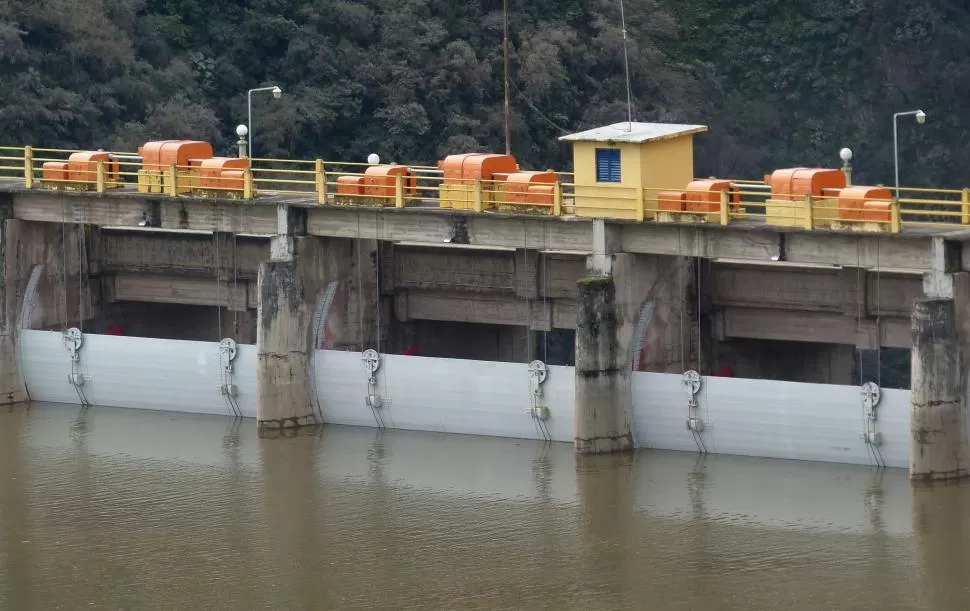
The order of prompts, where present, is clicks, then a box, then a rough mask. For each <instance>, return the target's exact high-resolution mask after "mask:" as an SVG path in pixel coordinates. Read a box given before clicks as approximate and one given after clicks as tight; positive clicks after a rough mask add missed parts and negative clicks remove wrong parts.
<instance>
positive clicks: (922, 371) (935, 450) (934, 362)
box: [909, 298, 968, 481]
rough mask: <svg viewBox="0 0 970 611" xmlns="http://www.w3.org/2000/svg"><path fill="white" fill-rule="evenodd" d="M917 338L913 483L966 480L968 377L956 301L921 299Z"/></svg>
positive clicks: (915, 329)
mask: <svg viewBox="0 0 970 611" xmlns="http://www.w3.org/2000/svg"><path fill="white" fill-rule="evenodd" d="M912 334H913V358H912V391H911V392H912V394H911V401H912V408H911V412H910V428H911V431H912V439H911V440H910V462H909V476H910V479H912V480H921V481H936V480H951V479H960V478H964V477H966V476H967V474H968V471H967V454H966V452H967V449H966V445H967V438H966V436H967V430H966V406H965V397H964V395H965V384H966V379H965V378H966V374H965V372H964V366H965V359H964V355H963V352H962V349H961V348H962V346H961V345H960V344H961V342H960V338H959V334H958V332H957V314H956V308H955V306H954V302H953V300H952V299H939V298H936V299H934V298H930V299H926V300H921V301H917V302H916V303H915V304H914V306H913V319H912Z"/></svg>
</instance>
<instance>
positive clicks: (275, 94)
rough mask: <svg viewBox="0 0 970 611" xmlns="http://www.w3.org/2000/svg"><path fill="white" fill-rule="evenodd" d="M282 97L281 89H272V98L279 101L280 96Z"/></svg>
mask: <svg viewBox="0 0 970 611" xmlns="http://www.w3.org/2000/svg"><path fill="white" fill-rule="evenodd" d="M282 95H283V90H282V89H280V88H279V87H273V97H274V98H276V99H277V100H278V99H280V96H282Z"/></svg>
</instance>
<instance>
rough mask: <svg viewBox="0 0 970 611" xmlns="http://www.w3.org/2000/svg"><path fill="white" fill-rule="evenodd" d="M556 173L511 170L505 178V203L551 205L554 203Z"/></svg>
mask: <svg viewBox="0 0 970 611" xmlns="http://www.w3.org/2000/svg"><path fill="white" fill-rule="evenodd" d="M555 185H556V173H555V172H553V171H547V172H513V173H512V174H509V175H508V176H507V177H506V179H505V203H507V204H522V205H524V206H552V205H553V204H554V203H555V190H556V186H555Z"/></svg>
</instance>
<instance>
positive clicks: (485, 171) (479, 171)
mask: <svg viewBox="0 0 970 611" xmlns="http://www.w3.org/2000/svg"><path fill="white" fill-rule="evenodd" d="M438 169H440V170H441V171H442V172H443V174H444V177H443V179H442V181H441V189H440V191H439V194H438V198H439V205H440V206H441V207H442V208H474V207H475V183H476V182H477V181H478V180H482V181H485V182H487V183H489V184H486V185H483V186H482V207H483V208H488V207H491V205H492V203H493V202H494V201H495V200H496V199H497V198H496V195H497V193H496V192H497V191H498V189H497V188H496V186H495V182H504V181H505V180H506V179H507V177H508V176H509V175H510V174H514V173H516V172H518V170H519V164H518V163H516V161H515V157H513V156H512V155H497V154H492V153H462V154H459V155H448V156H447V157H445V158H444V159H442V160H441V161H439V162H438Z"/></svg>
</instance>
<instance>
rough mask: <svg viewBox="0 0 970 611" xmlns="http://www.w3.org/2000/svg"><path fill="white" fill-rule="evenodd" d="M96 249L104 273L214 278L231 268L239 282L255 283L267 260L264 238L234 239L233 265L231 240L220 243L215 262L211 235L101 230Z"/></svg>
mask: <svg viewBox="0 0 970 611" xmlns="http://www.w3.org/2000/svg"><path fill="white" fill-rule="evenodd" d="M219 235H222V236H225V235H226V234H219ZM99 247H100V252H99V255H100V256H99V259H100V261H99V263H100V264H101V265H102V266H103V267H104V270H105V271H108V272H112V271H114V272H119V271H123V272H129V273H163V274H179V275H190V276H191V275H196V276H212V277H215V274H216V271H217V270H218V269H226V270H228V274H229V276H230V277H231V275H232V270H233V269H235V273H236V276H237V277H238V278H239V279H246V280H255V279H256V276H257V274H258V272H259V264H260V263H261V262H262V261H265V260H266V259H268V258H269V240H268V239H265V238H253V237H248V238H247V237H239V236H237V237H236V240H235V265H234V264H233V244H232V242H231V240H225V239H223V240H222V241H221V242H220V244H219V245H218V259H219V261H217V259H216V255H217V252H216V250H217V244H216V239H215V238H214V236H213V235H211V234H191V233H158V232H148V231H109V230H104V231H102V232H101V239H100V244H99ZM220 262H221V263H220Z"/></svg>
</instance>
